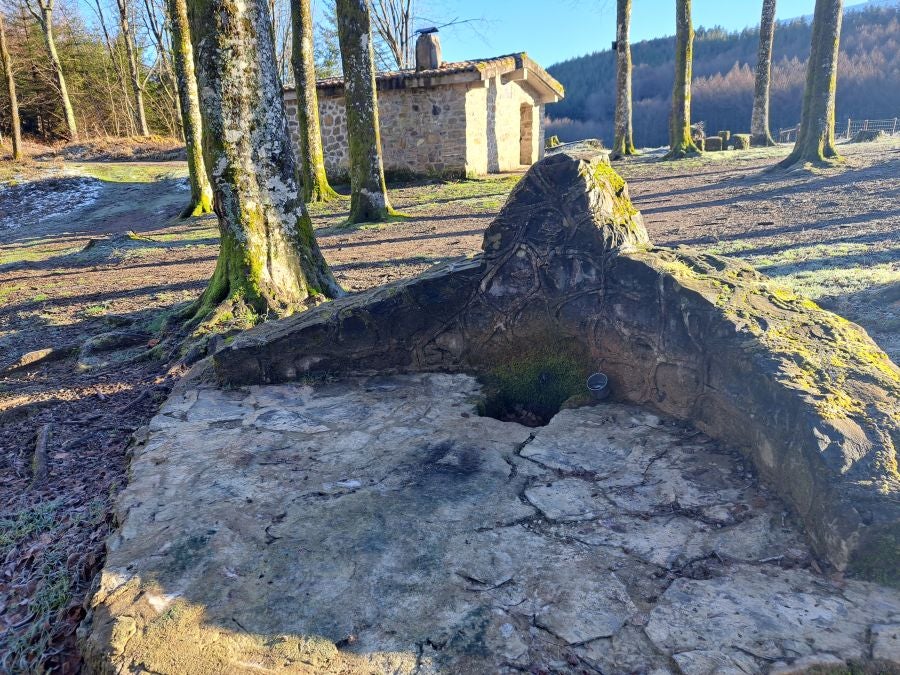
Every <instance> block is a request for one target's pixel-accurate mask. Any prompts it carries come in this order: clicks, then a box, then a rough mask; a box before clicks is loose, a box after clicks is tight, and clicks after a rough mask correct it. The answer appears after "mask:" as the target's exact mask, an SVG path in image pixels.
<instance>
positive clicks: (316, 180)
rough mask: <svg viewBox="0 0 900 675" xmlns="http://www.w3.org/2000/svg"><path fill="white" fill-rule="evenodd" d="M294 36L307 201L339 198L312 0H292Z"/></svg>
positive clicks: (302, 165)
mask: <svg viewBox="0 0 900 675" xmlns="http://www.w3.org/2000/svg"><path fill="white" fill-rule="evenodd" d="M291 23H292V24H293V31H292V33H293V38H292V49H291V61H292V63H293V67H294V85H295V88H296V91H297V122H298V129H299V134H298V135H299V137H300V147H299V153H298V154H299V156H300V178H301V181H302V183H303V201H304V202H327V201H330V200H332V199H334V198H335V197H337V192H335V191H334V190H332V189H331V185H329V184H328V177H327V176H326V175H325V154H324V152H323V150H322V129H321V125H320V124H319V98H318V95H317V94H316V65H315V55H314V54H313V21H312V12H311V9H310V0H291Z"/></svg>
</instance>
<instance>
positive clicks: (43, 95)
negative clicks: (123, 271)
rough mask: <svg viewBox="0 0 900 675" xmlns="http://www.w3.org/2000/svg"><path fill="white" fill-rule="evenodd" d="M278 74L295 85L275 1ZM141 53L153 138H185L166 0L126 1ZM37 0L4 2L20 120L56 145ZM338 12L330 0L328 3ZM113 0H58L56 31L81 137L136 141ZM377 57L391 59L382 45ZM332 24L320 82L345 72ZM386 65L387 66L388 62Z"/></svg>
mask: <svg viewBox="0 0 900 675" xmlns="http://www.w3.org/2000/svg"><path fill="white" fill-rule="evenodd" d="M269 5H270V12H271V21H272V32H273V35H274V36H275V42H276V58H277V60H278V64H277V65H278V70H279V73H280V75H281V77H282V80H283V81H284V82H285V83H291V82H292V81H293V73H292V69H291V67H290V39H291V38H290V7H289V4H288V2H287V0H270V2H269ZM121 6H122V7H124V8H125V12H126V15H127V18H128V21H129V24H130V27H131V31H132V40H133V46H134V48H135V50H136V66H137V78H138V80H139V84H140V87H141V89H142V94H143V101H144V108H145V113H146V117H147V123H148V127H149V130H150V132H151V133H152V134H157V135H163V136H171V137H176V138H179V137H181V120H180V117H179V111H178V107H177V103H176V100H175V97H176V85H175V73H174V65H173V56H172V44H171V40H172V36H171V27H170V24H169V21H168V17H167V14H166V8H165V2H164V0H122V4H121ZM35 7H36V2H35V1H34V0H0V12H3V15H4V23H5V31H6V39H7V42H8V45H9V51H10V55H11V60H12V67H13V73H14V77H15V81H16V89H17V94H18V101H19V114H20V116H21V120H22V133H23V134H24V135H26V136H27V137H29V138H31V139H33V140H39V141H42V142H54V141H59V140H63V139H64V138H65V137H66V125H65V120H64V116H63V110H62V107H61V106H60V95H59V89H58V87H57V84H56V80H55V77H54V74H53V70H52V65H51V63H50V61H49V59H48V58H47V50H46V47H45V43H44V36H43V33H42V31H41V27H40V25H39V23H38V21H37V19H36V18H35V16H33V15H32V13H31V11H29V8H31V9H34V8H35ZM327 7H328V9H329V10H330V11H331V12H332V13H333V11H334V10H333V3H330V4H328V5H327ZM119 12H120V9H119V3H118V2H117V1H114V0H83V1H81V2H77V1H76V0H57V1H56V3H55V5H54V9H53V31H54V36H55V41H56V49H57V51H58V53H59V57H60V61H61V64H62V69H63V72H64V73H65V78H66V85H67V88H68V91H69V96H70V97H71V99H72V107H73V109H74V113H75V119H76V121H77V124H78V129H79V131H80V135H81V136H82V137H85V138H91V137H103V136H136V135H139V134H140V130H139V129H138V128H137V127H136V122H135V114H134V96H133V90H132V85H131V81H130V79H131V74H130V72H129V62H128V54H127V45H126V40H125V38H124V35H123V32H122V29H121V18H120V14H119ZM377 44H378V46H379V47H381V50H380V51H379V52H378V54H379V56H381V57H382V58H383V59H386V55H385V54H384V51H385V50H384V48H383V45H382V44H381V43H380V42H379V43H377ZM339 60H340V59H339V52H338V47H337V30H336V28H335V26H334V21H333V19H330V20H327V21H324V22H322V25H320V26H317V35H316V68H317V71H318V72H319V74H320V76H321V77H331V76H333V75H336V74H339V73H340V66H339ZM385 63H388V62H387V61H386V60H385ZM9 124H10V114H9V98H8V96H7V94H6V89H5V87H0V134H2V135H3V136H6V135H7V134H9V133H10V126H9Z"/></svg>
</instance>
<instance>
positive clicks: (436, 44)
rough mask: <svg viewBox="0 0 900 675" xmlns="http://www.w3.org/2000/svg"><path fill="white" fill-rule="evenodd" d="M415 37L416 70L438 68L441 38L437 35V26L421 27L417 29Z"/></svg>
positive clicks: (440, 60)
mask: <svg viewBox="0 0 900 675" xmlns="http://www.w3.org/2000/svg"><path fill="white" fill-rule="evenodd" d="M418 33H419V37H418V39H416V70H417V71H419V70H434V69H436V68H440V67H441V64H442V63H443V60H442V59H441V39H440V38H439V37H438V34H437V33H438V29H437V28H423V29H422V30H420V31H418Z"/></svg>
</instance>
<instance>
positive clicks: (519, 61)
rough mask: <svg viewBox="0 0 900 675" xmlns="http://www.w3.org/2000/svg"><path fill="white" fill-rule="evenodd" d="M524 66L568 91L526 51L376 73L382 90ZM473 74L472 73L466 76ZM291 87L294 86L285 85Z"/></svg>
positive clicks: (323, 84)
mask: <svg viewBox="0 0 900 675" xmlns="http://www.w3.org/2000/svg"><path fill="white" fill-rule="evenodd" d="M521 69H525V70H527V71H528V72H530V73H533V74H534V76H535V77H536V78H537V79H538V80H539V81H540V82H541V84H542V85H543V86H544V87H546V88H548V89H549V90H551V91H553V92H554V93H555V94H556V96H558V97H559V98H562V97H563V95H564V94H565V90H564V89H563V86H562V85H561V84H560V83H559V82H558V81H557V80H555V79H554V78H553V76H552V75H550V74H549V73H548V72H547V71H546V70H544V69H543V68H541V67H540V66H539V65H538V64H537V63H536V62H535V61H533V60H532V59H531V58H530V57H529V56H528V54H526V53H525V52H519V53H517V54H506V55H504V56H495V57H493V58H489V59H474V60H470V61H455V62H453V63H444V64H442V65H441V67H440V68H433V69H430V70H413V69H409V70H393V71H384V72H380V73H376V75H375V80H376V82H377V86H378V89H379V90H382V91H383V90H386V89H407V88H412V87H438V86H441V85H445V84H447V85H449V84H454V83H456V82H459V81H460V80H461V78H460V77H459V76H463V78H462V79H463V80H464V81H465V80H487V79H489V78H491V77H496V76H498V75H506V74H508V73H513V72H515V71H518V70H521ZM466 75H471V76H472V77H465V76H466ZM343 87H344V80H343V78H340V77H330V78H326V79H322V80H318V81H317V82H316V88H317V89H319V90H336V89H343ZM285 89H287V90H288V91H291V90H293V87H286V88H285Z"/></svg>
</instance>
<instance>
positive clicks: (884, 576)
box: [848, 523, 900, 588]
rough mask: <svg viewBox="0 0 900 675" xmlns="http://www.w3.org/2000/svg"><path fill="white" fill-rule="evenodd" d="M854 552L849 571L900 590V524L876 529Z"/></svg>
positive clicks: (868, 534) (867, 579)
mask: <svg viewBox="0 0 900 675" xmlns="http://www.w3.org/2000/svg"><path fill="white" fill-rule="evenodd" d="M865 539H866V541H864V542H862V544H861V545H860V546H858V547H857V548H856V550H855V551H854V552H853V556H852V557H851V558H850V565H849V567H848V570H849V571H850V572H851V573H852V574H853V575H854V576H857V577H859V578H861V579H865V580H866V581H874V582H877V583H879V584H885V585H887V586H894V587H895V588H900V523H892V524H891V525H889V526H887V527H881V528H875V530H874V531H872V532H870V533H867V536H866V537H865Z"/></svg>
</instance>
